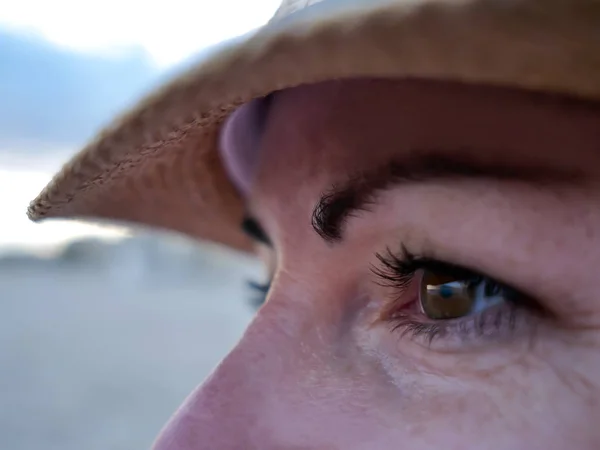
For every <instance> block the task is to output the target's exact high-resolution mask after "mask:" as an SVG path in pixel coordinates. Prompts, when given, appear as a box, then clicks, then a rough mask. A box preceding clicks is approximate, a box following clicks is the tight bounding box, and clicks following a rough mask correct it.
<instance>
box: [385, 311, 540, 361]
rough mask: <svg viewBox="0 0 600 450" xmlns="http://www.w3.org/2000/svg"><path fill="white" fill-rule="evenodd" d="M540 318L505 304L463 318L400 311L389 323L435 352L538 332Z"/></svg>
mask: <svg viewBox="0 0 600 450" xmlns="http://www.w3.org/2000/svg"><path fill="white" fill-rule="evenodd" d="M540 320H541V318H540V317H538V316H536V315H535V314H533V313H532V312H530V311H528V310H526V309H525V308H519V307H516V306H514V305H510V304H504V305H501V306H497V307H493V308H490V309H489V310H486V311H484V312H481V313H479V314H476V315H473V316H467V317H464V318H460V319H452V320H440V321H431V320H427V319H423V317H419V316H418V314H414V313H410V312H406V313H399V314H397V315H396V316H395V317H393V318H391V319H390V320H389V321H388V322H387V325H388V326H389V327H390V331H391V332H393V333H399V336H400V337H401V338H402V339H403V340H411V341H414V342H415V343H417V344H419V345H422V346H424V347H426V348H428V349H431V350H435V351H451V352H460V351H468V350H473V349H475V348H479V347H485V346H489V345H494V344H503V343H506V342H509V341H512V340H522V339H527V338H528V337H531V336H533V334H535V328H536V327H537V325H538V324H539V323H540Z"/></svg>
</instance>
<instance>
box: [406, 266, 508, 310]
mask: <svg viewBox="0 0 600 450" xmlns="http://www.w3.org/2000/svg"><path fill="white" fill-rule="evenodd" d="M419 272H420V273H417V274H416V279H417V280H418V281H419V284H420V286H419V306H420V308H421V311H422V313H423V314H425V316H427V318H429V319H431V320H447V319H457V318H460V317H465V316H470V315H473V314H477V313H481V312H482V311H485V310H486V309H488V308H490V307H493V306H497V305H500V304H502V303H503V302H505V301H514V300H515V299H514V295H515V294H514V291H513V290H511V289H508V288H505V287H503V286H501V285H500V284H499V283H496V282H495V281H493V280H489V279H485V278H483V277H480V276H474V277H471V278H469V279H465V278H464V277H460V276H455V275H451V274H446V273H440V272H435V271H432V270H428V269H424V270H420V271H419Z"/></svg>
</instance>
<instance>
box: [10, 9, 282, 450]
mask: <svg viewBox="0 0 600 450" xmlns="http://www.w3.org/2000/svg"><path fill="white" fill-rule="evenodd" d="M278 3H279V1H278V0H258V1H256V2H247V1H244V0H220V1H219V2H199V1H197V0H196V1H192V0H170V1H169V2H168V3H148V2H143V3H142V2H141V1H138V0H118V1H117V0H103V1H102V2H100V1H98V0H86V1H84V2H79V3H77V2H75V3H73V2H71V1H70V0H69V1H67V0H55V1H53V2H46V1H43V0H22V1H19V2H12V3H10V2H9V3H7V4H6V5H3V6H2V8H0V98H1V99H2V101H1V102H0V211H1V212H0V367H2V371H1V372H0V398H2V407H0V436H2V448H7V449H10V450H37V449H41V448H43V449H45V450H82V449H85V450H100V449H102V450H106V449H112V450H131V449H137V448H139V449H143V448H150V446H151V444H152V441H153V439H154V437H155V436H156V435H157V434H158V432H159V431H160V429H161V427H162V426H163V425H164V424H165V423H166V422H167V420H168V419H169V417H170V416H171V414H172V413H173V412H174V411H175V410H176V408H177V407H178V406H179V405H180V404H181V403H182V401H183V400H184V399H185V397H186V396H187V395H188V394H189V393H190V392H191V391H192V390H193V389H194V388H195V387H196V386H197V385H198V384H200V383H201V382H202V381H203V379H204V378H205V377H206V376H208V374H209V373H210V372H211V370H212V369H213V368H214V367H215V366H216V365H217V364H218V362H219V361H220V360H221V359H222V358H223V357H224V356H225V355H226V354H227V353H228V352H229V351H230V349H231V348H232V347H233V346H234V345H236V343H237V342H238V340H239V339H240V337H241V336H242V334H243V332H244V329H245V328H246V327H247V325H248V324H249V323H250V321H251V320H252V317H253V313H254V311H255V308H256V304H254V303H253V302H251V300H252V297H253V294H256V293H253V292H251V291H249V289H248V285H247V283H246V282H247V281H248V280H254V281H256V282H263V281H265V280H264V277H265V273H264V271H263V267H262V266H261V265H260V264H258V262H257V260H256V259H255V258H253V257H252V256H250V255H244V254H241V253H238V252H235V251H233V250H229V249H226V248H224V247H223V246H219V245H217V244H211V243H207V242H198V241H196V240H193V239H191V238H188V237H185V236H182V235H180V234H177V233H173V232H168V231H166V230H162V231H161V230H157V229H149V228H147V227H141V226H136V227H125V226H124V224H110V225H109V224H107V223H100V222H97V223H96V222H94V223H92V222H81V221H75V220H70V221H67V220H48V221H43V222H41V223H33V222H30V221H29V220H28V218H27V216H26V211H27V207H28V205H29V202H30V201H31V200H33V199H34V198H35V197H36V196H37V195H38V193H39V192H40V191H41V190H42V189H43V188H44V187H45V185H46V184H47V183H48V182H49V181H50V180H51V178H52V176H53V175H54V173H56V172H57V171H58V170H59V169H60V168H61V166H62V165H63V164H64V163H66V162H67V160H69V159H70V158H71V156H72V155H74V154H75V153H76V152H78V151H79V150H80V149H81V148H82V147H83V146H84V145H85V143H86V142H87V141H88V140H89V139H90V138H92V137H93V136H94V134H95V133H97V132H98V131H99V130H100V129H101V128H103V127H104V126H106V125H108V124H109V122H110V121H111V120H112V118H113V116H115V115H117V114H120V113H121V112H123V111H124V110H125V109H127V108H129V107H131V106H132V105H133V104H134V103H135V102H136V101H137V100H138V99H140V97H143V96H144V95H145V94H146V93H147V92H148V91H149V90H151V89H152V88H153V87H154V86H156V85H158V84H160V83H162V82H164V81H165V80H166V79H167V78H169V77H171V76H172V75H173V74H175V73H177V72H179V71H181V70H183V69H185V68H186V67H187V66H188V65H190V64H192V63H193V62H195V61H197V60H199V59H201V58H203V57H206V55H207V54H209V53H210V52H211V51H214V49H216V48H218V47H219V46H220V45H222V44H221V43H226V42H230V41H231V40H232V39H237V38H238V36H243V35H245V34H246V33H249V32H252V30H253V29H255V28H257V27H258V26H260V25H261V24H262V23H264V22H266V21H267V20H268V19H269V18H270V16H271V15H272V13H273V12H274V11H275V9H276V8H277V6H278Z"/></svg>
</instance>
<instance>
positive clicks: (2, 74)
mask: <svg viewBox="0 0 600 450" xmlns="http://www.w3.org/2000/svg"><path fill="white" fill-rule="evenodd" d="M278 4H279V0H254V1H250V0H216V1H209V0H195V1H189V0H169V1H164V0H163V1H160V0H159V1H158V2H155V3H152V2H148V1H147V0H145V1H143V2H142V1H137V0H102V1H100V0H84V1H74V0H53V1H51V2H49V1H47V0H19V1H18V2H8V3H6V5H3V6H2V8H0V98H1V99H2V102H0V251H2V250H6V249H11V250H12V249H20V250H21V249H27V250H32V251H37V250H39V249H42V248H47V247H52V246H56V245H60V244H63V243H65V242H68V241H70V240H72V239H76V238H80V237H87V236H99V237H115V236H120V235H122V234H123V230H122V229H119V228H114V227H113V228H106V227H98V226H92V225H88V224H82V223H78V222H72V221H70V222H65V221H49V222H45V223H42V224H33V223H30V222H29V221H28V220H27V218H26V216H25V210H26V208H27V205H28V203H29V201H30V200H32V199H33V198H34V197H35V196H36V195H37V193H38V192H39V191H40V190H41V189H42V188H43V187H44V185H45V184H46V183H47V182H48V181H49V180H50V178H51V176H52V174H53V173H54V172H55V171H56V170H58V169H59V168H60V166H61V165H62V164H63V163H64V162H65V161H66V160H67V159H68V158H69V156H71V155H72V154H73V153H75V152H76V151H77V150H78V149H79V148H80V147H81V146H82V145H84V144H85V142H86V141H87V140H88V139H90V138H91V137H92V136H93V135H94V134H95V132H97V131H98V130H99V129H100V128H101V127H102V126H103V125H105V124H106V123H107V122H108V121H110V119H111V117H112V116H113V115H115V114H117V113H119V112H121V111H123V110H124V109H126V108H127V107H128V106H130V105H131V104H133V103H134V102H135V101H136V100H137V99H139V98H140V97H141V96H143V94H144V93H145V92H148V91H149V90H150V89H152V87H154V86H156V85H158V84H160V83H161V81H163V80H164V79H165V78H167V76H168V74H169V72H170V71H173V70H176V69H177V68H178V67H181V66H184V65H185V64H189V62H190V61H193V60H194V57H195V56H196V57H200V55H201V54H202V52H203V51H205V50H207V49H210V48H211V47H212V46H214V45H216V44H218V43H219V42H223V41H225V40H228V39H230V38H233V37H236V36H239V35H241V34H244V33H247V32H248V31H251V30H252V29H254V28H256V27H259V26H260V25H262V24H263V23H265V22H266V21H267V20H268V19H269V18H270V16H271V15H272V14H273V12H274V11H275V9H276V8H277V6H278Z"/></svg>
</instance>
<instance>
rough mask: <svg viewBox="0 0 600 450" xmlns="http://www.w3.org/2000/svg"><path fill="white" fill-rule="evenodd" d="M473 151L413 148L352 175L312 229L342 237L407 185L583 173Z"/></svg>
mask: <svg viewBox="0 0 600 450" xmlns="http://www.w3.org/2000/svg"><path fill="white" fill-rule="evenodd" d="M479 153H481V152H479ZM475 154H477V153H476V152H474V151H472V150H471V151H466V150H465V149H459V150H456V151H455V152H454V153H453V154H449V153H447V152H446V151H445V152H444V153H443V154H441V153H440V152H436V151H425V152H414V153H413V154H412V155H409V156H407V157H404V158H402V159H401V160H391V161H389V162H387V163H386V164H384V165H381V166H379V167H376V168H375V169H373V170H369V171H363V172H358V173H356V174H353V175H352V176H350V177H349V178H348V179H347V180H346V181H344V182H343V183H341V184H337V185H334V186H332V187H331V188H330V189H329V190H328V191H327V192H325V193H323V194H322V195H321V198H320V199H319V201H318V202H317V205H316V206H315V208H314V209H313V212H312V220H311V222H312V227H313V228H314V230H315V231H316V232H317V233H318V234H319V236H321V237H322V238H323V239H324V240H325V241H327V242H330V243H334V242H338V241H341V240H342V238H343V236H342V233H343V226H344V224H345V222H346V221H347V219H348V218H349V217H352V216H355V215H356V214H357V213H358V212H362V211H369V210H370V208H371V207H372V206H373V205H374V204H376V202H377V197H378V195H379V194H381V193H382V192H383V191H386V190H389V189H391V188H394V187H397V186H399V185H404V184H413V183H423V182H427V181H434V180H459V179H488V180H500V181H512V182H525V183H528V184H534V185H547V184H548V183H553V184H556V183H568V182H573V181H575V180H577V179H581V173H580V172H575V171H572V170H567V169H563V168H550V167H534V166H532V165H523V164H522V163H521V164H520V165H519V164H506V163H504V164H502V163H498V162H491V161H490V162H482V161H477V160H476V158H474V157H473V156H472V155H475ZM469 155H471V156H469Z"/></svg>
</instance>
